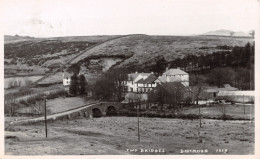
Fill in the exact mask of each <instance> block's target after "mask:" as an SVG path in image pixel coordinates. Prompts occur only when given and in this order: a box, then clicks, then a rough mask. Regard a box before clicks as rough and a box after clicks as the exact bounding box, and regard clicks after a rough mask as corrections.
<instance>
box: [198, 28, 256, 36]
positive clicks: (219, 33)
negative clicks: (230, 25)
mask: <svg viewBox="0 0 260 159" xmlns="http://www.w3.org/2000/svg"><path fill="white" fill-rule="evenodd" d="M231 34H232V36H233V37H251V35H250V34H249V33H245V32H242V31H239V32H235V31H232V30H225V29H221V30H216V31H210V32H207V33H204V34H202V35H214V36H231Z"/></svg>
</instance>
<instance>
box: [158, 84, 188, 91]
mask: <svg viewBox="0 0 260 159" xmlns="http://www.w3.org/2000/svg"><path fill="white" fill-rule="evenodd" d="M161 86H162V87H163V88H164V89H165V90H166V91H168V92H169V93H174V92H175V91H176V90H178V89H179V90H181V91H189V88H187V87H185V86H184V85H183V84H182V83H181V82H167V83H162V84H161Z"/></svg>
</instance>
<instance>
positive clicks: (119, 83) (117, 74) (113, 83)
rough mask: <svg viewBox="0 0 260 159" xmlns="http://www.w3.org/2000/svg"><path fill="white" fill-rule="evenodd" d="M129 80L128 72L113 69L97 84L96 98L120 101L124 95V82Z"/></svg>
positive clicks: (95, 89)
mask: <svg viewBox="0 0 260 159" xmlns="http://www.w3.org/2000/svg"><path fill="white" fill-rule="evenodd" d="M126 80H127V74H126V70H124V69H111V70H109V71H107V72H106V73H104V74H103V75H102V76H101V77H100V78H99V79H98V80H97V82H96V84H95V88H94V92H95V95H96V97H98V98H100V99H104V100H111V98H112V97H113V98H114V100H116V101H120V100H121V98H122V94H123V93H124V81H126Z"/></svg>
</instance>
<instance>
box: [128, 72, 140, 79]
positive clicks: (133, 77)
mask: <svg viewBox="0 0 260 159" xmlns="http://www.w3.org/2000/svg"><path fill="white" fill-rule="evenodd" d="M138 75H139V74H138V73H130V74H128V80H129V81H134V80H135V79H136V77H137V76H138Z"/></svg>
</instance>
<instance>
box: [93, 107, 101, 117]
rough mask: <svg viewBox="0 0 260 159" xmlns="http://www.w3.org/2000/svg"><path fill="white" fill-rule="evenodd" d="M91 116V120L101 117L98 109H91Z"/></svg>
mask: <svg viewBox="0 0 260 159" xmlns="http://www.w3.org/2000/svg"><path fill="white" fill-rule="evenodd" d="M92 116H93V118H100V117H101V116H102V112H101V110H100V109H99V108H93V109H92Z"/></svg>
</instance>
